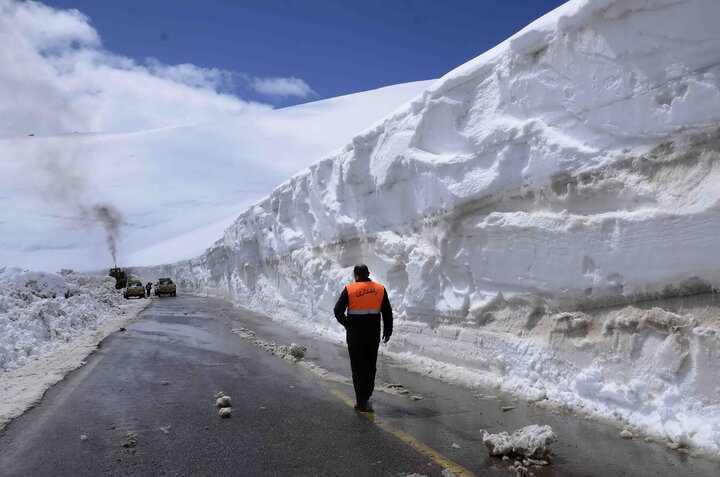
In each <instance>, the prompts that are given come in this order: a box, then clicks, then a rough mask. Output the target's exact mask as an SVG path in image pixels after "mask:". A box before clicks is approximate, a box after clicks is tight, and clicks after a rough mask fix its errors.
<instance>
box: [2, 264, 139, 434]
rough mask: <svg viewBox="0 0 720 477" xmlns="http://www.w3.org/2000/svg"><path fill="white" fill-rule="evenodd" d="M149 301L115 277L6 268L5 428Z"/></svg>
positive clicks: (3, 356)
mask: <svg viewBox="0 0 720 477" xmlns="http://www.w3.org/2000/svg"><path fill="white" fill-rule="evenodd" d="M147 303H149V301H147V300H139V301H132V302H129V301H127V300H124V299H123V297H122V294H121V293H119V292H118V291H116V290H115V280H114V279H113V278H110V277H102V278H99V277H90V276H86V275H81V274H77V273H74V272H70V271H67V272H63V273H62V274H54V273H36V272H24V271H22V270H20V269H0V428H2V427H3V426H4V425H5V424H6V423H7V422H8V421H9V420H10V419H12V418H13V417H15V416H18V415H20V414H22V412H23V411H25V409H27V408H28V407H29V406H31V405H33V404H35V403H36V402H38V401H39V400H40V399H41V398H42V396H43V394H44V392H45V391H46V390H47V389H48V388H49V387H51V386H52V385H53V384H55V383H56V382H57V381H59V380H61V379H62V378H63V377H64V376H65V374H67V373H68V372H69V371H71V370H73V369H75V368H77V367H78V366H80V365H81V364H83V361H82V360H83V359H84V358H85V357H86V356H87V355H88V354H90V353H91V352H92V351H93V350H95V349H96V347H97V344H98V343H99V342H100V341H102V340H103V339H104V338H105V337H106V336H108V335H109V334H110V333H112V332H114V331H117V329H118V327H119V326H121V325H122V324H124V323H126V322H127V321H129V320H131V319H133V318H134V317H135V316H136V315H137V313H138V312H139V311H140V310H142V309H143V308H144V307H145V305H146V304H147Z"/></svg>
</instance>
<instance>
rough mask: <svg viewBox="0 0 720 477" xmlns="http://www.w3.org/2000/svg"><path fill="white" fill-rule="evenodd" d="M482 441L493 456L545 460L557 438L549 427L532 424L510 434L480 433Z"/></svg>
mask: <svg viewBox="0 0 720 477" xmlns="http://www.w3.org/2000/svg"><path fill="white" fill-rule="evenodd" d="M482 441H483V444H485V446H486V447H487V448H488V449H490V455H493V456H502V455H507V456H523V457H527V458H533V459H545V458H547V456H548V455H549V454H550V451H551V449H550V447H551V446H552V444H553V443H555V442H557V437H556V436H555V433H554V432H553V430H552V428H551V427H550V426H540V425H537V424H532V425H530V426H525V427H523V428H522V429H518V430H516V431H515V432H513V433H512V434H508V433H507V432H504V431H503V432H501V433H499V434H489V433H488V432H487V431H485V430H483V431H482Z"/></svg>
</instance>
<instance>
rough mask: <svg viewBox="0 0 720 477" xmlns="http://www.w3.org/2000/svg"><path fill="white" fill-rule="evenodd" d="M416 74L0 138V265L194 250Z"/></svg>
mask: <svg viewBox="0 0 720 477" xmlns="http://www.w3.org/2000/svg"><path fill="white" fill-rule="evenodd" d="M429 84H430V82H428V81H418V82H414V83H407V84H400V85H394V86H389V87H386V88H380V89H377V90H372V91H365V92H361V93H356V94H351V95H346V96H341V97H338V98H332V99H327V100H323V101H316V102H313V103H308V104H303V105H299V106H294V107H289V108H284V109H278V110H263V109H260V110H256V109H250V110H248V111H246V112H244V113H239V114H236V115H234V116H232V117H229V118H228V117H225V118H224V119H223V120H218V121H215V122H207V123H201V124H193V125H188V126H179V127H168V128H161V129H154V130H149V131H138V132H133V133H123V134H105V133H102V134H101V133H97V134H84V133H83V131H80V132H79V134H71V135H65V136H54V137H40V136H35V137H19V138H3V139H0V190H1V191H2V193H0V224H2V227H3V233H2V235H1V236H0V265H10V266H20V267H22V268H29V269H35V270H55V271H56V270H60V269H61V268H73V269H75V270H85V269H97V268H109V267H110V265H112V260H111V257H110V254H109V253H108V250H107V246H106V243H105V242H106V233H107V232H106V230H105V229H104V228H103V224H102V223H101V222H100V221H98V220H97V218H96V217H94V216H92V214H89V213H88V212H89V211H90V209H92V208H93V207H94V206H96V205H103V206H109V207H111V208H112V210H114V211H117V214H118V216H119V217H120V220H119V227H117V230H116V231H115V232H114V233H113V236H114V239H115V240H116V242H117V249H118V265H119V266H129V265H152V264H158V263H166V262H170V261H176V260H182V259H187V258H191V257H194V256H197V255H199V254H201V253H202V252H203V251H204V250H205V249H207V247H209V246H210V245H212V243H213V242H214V241H215V240H216V239H217V237H218V236H219V235H220V234H221V233H222V231H223V230H224V229H225V228H227V227H228V226H229V225H230V224H231V223H232V221H233V220H234V219H235V218H237V211H238V210H242V208H245V207H247V206H248V205H249V204H252V203H253V202H255V201H257V200H259V199H261V198H262V197H264V196H266V195H267V194H268V193H269V192H270V191H272V189H273V188H275V187H276V186H277V185H278V184H280V183H281V182H282V181H284V180H285V179H286V178H287V177H288V176H290V175H291V174H294V173H296V172H297V171H299V170H302V169H303V168H305V167H307V166H308V165H309V164H311V163H312V162H314V161H315V160H317V158H318V157H320V156H322V155H323V154H327V153H329V152H331V151H333V150H335V149H338V148H340V147H343V146H344V145H345V144H346V143H347V141H348V140H350V138H352V137H353V135H355V134H357V133H358V132H360V131H362V130H363V128H366V127H368V126H369V125H371V124H373V123H374V122H376V121H377V120H378V119H381V118H382V117H384V116H385V115H387V114H389V113H391V112H393V111H394V110H395V109H397V108H399V107H401V106H402V105H403V104H405V103H406V102H407V101H409V100H410V99H412V98H413V97H415V96H417V95H418V94H420V93H421V92H422V91H423V90H424V89H425V88H426V87H427V86H428V85H429Z"/></svg>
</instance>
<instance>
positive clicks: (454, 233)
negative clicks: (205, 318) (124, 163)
mask: <svg viewBox="0 0 720 477" xmlns="http://www.w3.org/2000/svg"><path fill="white" fill-rule="evenodd" d="M717 18H720V2H717V1H715V0H622V1H620V0H594V1H589V0H577V1H571V2H568V3H567V4H565V5H563V6H562V7H560V8H559V9H557V10H555V11H553V12H551V13H550V14H548V15H546V16H545V17H543V18H541V19H539V20H537V21H536V22H534V23H533V24H531V25H529V26H528V27H526V28H525V29H524V30H522V31H521V32H519V33H518V34H516V35H515V36H513V37H511V38H510V39H508V40H507V41H505V42H504V43H502V44H500V45H498V46H497V47H495V48H494V49H492V50H490V51H488V52H487V53H485V54H483V55H481V56H479V57H478V58H476V59H474V60H472V61H470V62H469V63H467V64H465V65H463V66H461V67H459V68H457V69H456V70H454V71H452V72H450V73H448V74H447V75H446V76H444V77H443V78H441V79H440V80H438V81H437V82H436V83H434V84H433V85H432V86H430V87H429V89H427V90H426V91H425V92H424V93H423V94H422V95H421V96H419V97H418V98H417V99H415V100H413V101H412V102H411V103H410V104H409V105H407V107H405V108H403V109H400V110H398V111H397V112H396V113H395V114H393V115H392V116H390V117H388V118H387V119H386V120H385V121H384V122H381V123H378V124H377V125H376V126H375V127H373V128H371V129H369V130H367V131H365V132H364V133H363V134H361V135H359V136H356V137H355V138H354V139H353V140H352V142H351V143H350V144H348V145H347V146H346V147H345V148H344V149H342V150H341V151H340V152H338V153H336V154H333V155H330V156H326V157H325V158H324V159H322V160H320V161H319V162H317V163H315V164H313V165H312V166H310V168H309V169H308V170H306V171H304V172H301V173H299V174H297V175H295V176H293V177H292V178H291V179H290V180H288V181H287V182H285V183H284V184H282V185H281V186H280V187H278V188H277V189H276V190H275V191H273V192H272V193H271V194H270V196H269V197H267V198H266V199H264V200H262V201H260V202H258V203H256V204H255V205H253V206H252V207H250V208H249V209H247V210H246V211H245V212H244V213H242V214H241V215H240V217H239V218H238V219H237V221H236V222H235V223H234V224H233V225H232V226H231V227H230V228H228V229H227V230H226V232H225V234H224V236H223V237H222V239H220V240H219V241H218V242H216V243H215V244H214V245H213V246H212V247H211V248H210V249H208V251H207V252H206V253H205V254H203V255H202V256H200V257H198V258H196V259H193V260H190V261H186V262H182V263H179V264H176V265H174V266H168V267H165V268H163V269H162V272H161V273H166V274H173V276H175V277H176V278H177V279H178V280H179V282H180V284H181V286H182V287H184V288H185V289H186V290H198V291H205V292H212V293H217V294H221V295H223V296H226V297H228V298H230V299H232V300H235V301H236V302H237V303H239V304H241V305H243V306H248V307H251V308H254V309H257V310H260V311H262V312H264V313H266V314H269V315H271V316H273V317H274V318H277V319H280V320H284V321H287V322H289V323H293V324H296V325H298V326H301V327H305V328H313V329H316V330H320V331H323V332H325V333H327V334H328V335H332V336H336V337H337V336H338V335H339V332H340V330H339V325H337V323H335V322H334V318H333V316H332V307H333V305H334V303H335V300H336V299H337V297H338V295H339V293H340V290H341V288H342V286H343V285H344V284H346V283H348V282H349V281H351V280H352V272H351V270H352V269H351V267H352V266H353V265H354V264H356V263H359V262H364V263H366V264H368V266H369V268H370V271H371V274H372V276H373V277H374V278H375V279H377V280H378V281H380V282H382V283H383V284H385V285H386V287H387V289H388V291H389V294H390V298H391V302H392V303H393V306H394V308H395V309H396V311H397V318H398V320H397V321H398V323H397V324H396V328H395V330H396V331H395V334H394V337H393V340H391V342H390V350H391V351H392V352H393V353H396V354H397V355H398V356H402V357H405V358H407V359H409V360H414V361H415V362H419V363H421V364H423V365H425V366H427V367H431V368H434V369H436V370H437V369H444V370H445V371H441V372H440V373H438V372H436V373H435V375H438V374H442V375H444V376H445V377H450V376H455V377H458V376H460V375H463V376H465V379H466V380H470V381H472V380H475V381H477V382H484V383H490V384H496V385H499V386H502V387H504V388H506V389H509V390H512V391H515V392H517V393H520V394H523V395H526V396H529V397H531V398H533V399H539V400H545V399H547V400H549V401H551V402H553V403H556V404H557V403H560V404H562V405H564V406H567V407H569V408H571V409H574V410H577V411H582V412H586V413H588V414H590V415H595V416H601V417H605V418H608V419H611V420H615V421H621V422H623V423H626V424H628V425H630V426H631V427H634V428H637V430H640V431H643V432H646V433H649V434H653V435H656V436H661V437H663V438H666V439H670V440H673V441H675V442H680V443H682V444H683V445H688V446H695V447H698V448H701V449H704V450H709V451H711V452H715V453H717V452H718V451H720V407H719V406H718V404H717V403H718V397H719V396H720V377H718V375H717V373H714V372H712V363H713V362H715V360H716V359H717V358H718V357H720V340H719V339H718V338H719V337H720V331H719V330H720V318H718V313H717V310H718V308H717V304H715V303H713V304H712V306H711V308H708V310H714V311H711V312H701V311H702V309H701V308H692V307H690V308H687V309H685V311H682V312H678V313H675V312H672V311H669V310H666V309H663V308H658V309H656V310H652V309H651V310H647V309H644V308H643V307H634V306H629V307H627V308H623V305H628V304H632V303H637V302H639V301H640V300H648V299H655V298H662V297H671V296H683V295H689V294H694V293H702V292H711V291H712V290H713V289H717V288H720V253H717V252H716V249H717V245H718V239H717V237H719V236H720V200H719V199H720V30H718V29H717V28H716V27H715V22H716V20H717ZM611 305H612V306H617V307H619V308H612V309H611V308H606V307H608V306H611ZM593 309H599V310H606V311H604V312H597V313H595V312H592V313H591V310H593ZM468 376H471V377H468Z"/></svg>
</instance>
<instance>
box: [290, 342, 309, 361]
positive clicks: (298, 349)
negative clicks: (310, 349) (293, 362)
mask: <svg viewBox="0 0 720 477" xmlns="http://www.w3.org/2000/svg"><path fill="white" fill-rule="evenodd" d="M305 351H306V348H305V347H304V346H300V345H297V344H295V343H292V344H291V345H290V355H291V356H292V357H293V358H295V359H303V358H304V357H305Z"/></svg>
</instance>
